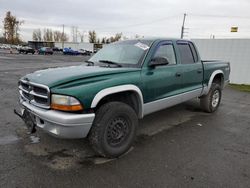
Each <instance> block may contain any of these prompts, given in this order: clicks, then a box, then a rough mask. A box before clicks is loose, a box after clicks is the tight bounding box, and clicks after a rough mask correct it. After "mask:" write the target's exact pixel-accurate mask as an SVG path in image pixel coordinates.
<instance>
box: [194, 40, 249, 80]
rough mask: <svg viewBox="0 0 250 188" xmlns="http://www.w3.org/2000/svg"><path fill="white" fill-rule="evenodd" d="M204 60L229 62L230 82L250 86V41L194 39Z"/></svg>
mask: <svg viewBox="0 0 250 188" xmlns="http://www.w3.org/2000/svg"><path fill="white" fill-rule="evenodd" d="M192 41H194V43H195V44H196V46H197V48H198V50H199V52H200V55H201V59H202V60H209V59H212V60H222V61H229V62H230V65H231V74H230V82H231V83H235V84H250V39H193V40H192Z"/></svg>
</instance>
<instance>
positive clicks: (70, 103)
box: [51, 94, 83, 111]
mask: <svg viewBox="0 0 250 188" xmlns="http://www.w3.org/2000/svg"><path fill="white" fill-rule="evenodd" d="M51 108H52V109H55V110H62V111H79V110H83V107H82V105H81V103H80V102H79V101H78V100H77V99H76V98H74V97H70V96H66V95H56V94H52V96H51Z"/></svg>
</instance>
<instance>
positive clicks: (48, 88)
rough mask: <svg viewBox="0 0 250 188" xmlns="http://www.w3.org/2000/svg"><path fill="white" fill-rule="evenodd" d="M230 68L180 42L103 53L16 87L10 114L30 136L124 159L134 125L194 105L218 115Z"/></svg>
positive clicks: (147, 42) (123, 45)
mask: <svg viewBox="0 0 250 188" xmlns="http://www.w3.org/2000/svg"><path fill="white" fill-rule="evenodd" d="M229 74H230V64H229V63H228V62H219V61H202V60H201V58H200V55H199V53H198V51H197V48H196V46H195V44H194V43H193V42H191V41H188V40H180V39H168V38H166V39H136V40H126V41H120V42H115V43H112V44H110V45H107V46H106V47H104V48H103V49H101V50H100V51H98V52H97V53H96V54H95V55H93V56H92V57H91V58H90V59H89V60H88V61H86V62H83V64H82V65H80V66H70V67H61V68H49V69H47V70H40V71H36V72H34V73H31V74H28V75H26V76H24V77H22V78H21V79H20V80H19V83H18V87H19V93H20V98H19V103H20V106H21V109H20V110H19V111H17V110H15V113H16V114H17V115H19V116H20V117H22V119H23V120H24V121H25V123H26V125H28V127H29V129H30V131H31V132H35V130H36V129H42V130H44V131H46V132H48V133H50V134H51V135H53V136H56V137H60V138H84V137H87V138H88V139H89V142H90V144H91V145H92V147H93V149H94V150H95V151H96V152H97V153H98V154H99V155H101V156H104V157H108V158H113V157H118V156H120V155H122V154H124V153H125V152H126V151H128V149H129V148H130V147H131V145H132V144H133V140H134V138H135V135H136V127H137V125H138V120H139V119H141V118H143V117H144V116H146V115H148V114H150V113H153V112H156V111H159V110H162V109H164V108H167V107H170V106H173V105H176V104H179V103H182V102H185V101H187V100H190V99H193V98H199V99H200V104H201V108H202V109H203V110H204V111H205V112H208V113H212V112H214V111H216V110H217V108H218V107H219V105H220V101H221V97H222V89H223V88H224V86H225V84H226V83H227V82H228V81H229Z"/></svg>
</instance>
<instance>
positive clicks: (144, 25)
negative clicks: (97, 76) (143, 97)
mask: <svg viewBox="0 0 250 188" xmlns="http://www.w3.org/2000/svg"><path fill="white" fill-rule="evenodd" d="M8 10H9V11H11V12H12V14H13V15H15V16H17V17H18V18H19V19H20V20H24V21H25V23H24V24H23V25H22V26H21V37H22V39H24V40H31V39H32V31H33V30H34V29H37V28H41V29H43V28H45V27H46V28H51V29H57V30H62V25H63V24H64V25H65V31H66V32H67V33H68V35H69V36H70V30H71V27H72V26H77V27H78V30H79V32H86V31H88V30H96V32H97V34H98V37H100V38H101V37H104V36H107V37H109V36H111V35H114V34H115V33H117V32H122V33H123V35H125V36H127V37H130V38H131V37H134V36H135V35H136V34H138V35H140V36H145V37H147V36H160V37H180V28H181V25H182V19H183V14H184V13H185V12H186V13H187V14H188V16H187V19H186V25H185V26H186V27H187V28H188V29H187V30H186V31H187V34H186V35H187V36H186V38H209V37H210V36H211V34H212V35H215V37H216V38H245V37H247V38H250V11H249V10H250V1H249V0H171V1H170V0H101V1H100V0H99V1H97V0H87V1H86V0H85V1H84V0H72V1H70V0H43V1H36V0H0V21H1V23H2V20H3V18H4V16H5V13H6V11H8ZM231 26H238V27H239V32H238V33H230V27H231ZM2 32H3V26H2V24H1V27H0V34H2ZM86 39H87V37H86ZM78 40H79V39H78Z"/></svg>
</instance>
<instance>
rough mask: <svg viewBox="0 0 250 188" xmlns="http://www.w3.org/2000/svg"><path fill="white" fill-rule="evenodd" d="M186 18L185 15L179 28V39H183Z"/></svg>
mask: <svg viewBox="0 0 250 188" xmlns="http://www.w3.org/2000/svg"><path fill="white" fill-rule="evenodd" d="M186 16H187V14H186V13H185V14H184V17H183V23H182V27H181V39H183V37H184V31H185V21H186Z"/></svg>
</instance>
